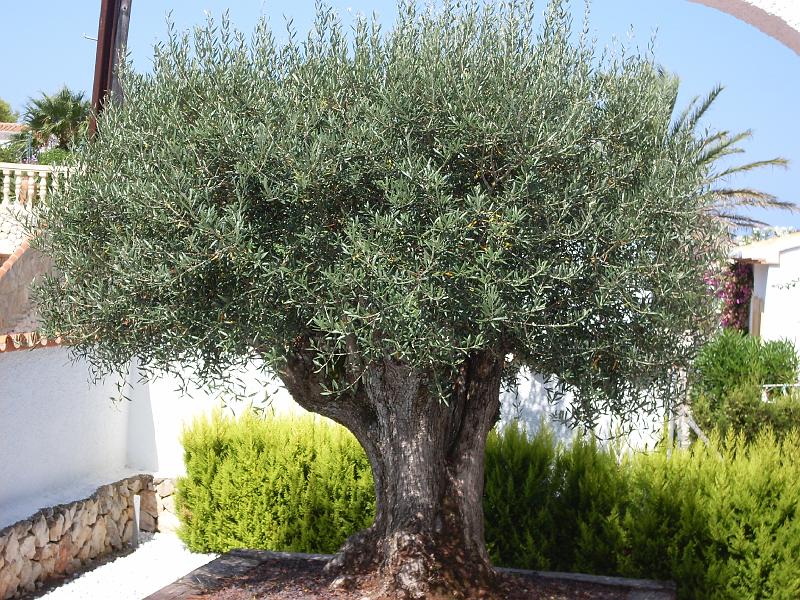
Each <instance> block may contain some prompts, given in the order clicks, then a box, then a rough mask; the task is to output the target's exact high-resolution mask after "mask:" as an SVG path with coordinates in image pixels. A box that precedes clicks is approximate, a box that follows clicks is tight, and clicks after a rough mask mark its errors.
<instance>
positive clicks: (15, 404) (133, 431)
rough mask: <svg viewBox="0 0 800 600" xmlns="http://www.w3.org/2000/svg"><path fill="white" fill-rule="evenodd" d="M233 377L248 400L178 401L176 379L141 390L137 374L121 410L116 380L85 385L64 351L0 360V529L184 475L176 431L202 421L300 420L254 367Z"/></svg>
mask: <svg viewBox="0 0 800 600" xmlns="http://www.w3.org/2000/svg"><path fill="white" fill-rule="evenodd" d="M236 375H237V379H240V380H241V387H237V388H236V389H235V392H236V393H237V394H240V395H245V394H249V398H247V399H243V400H242V399H240V400H236V399H234V397H235V394H233V393H232V392H231V391H228V392H226V391H219V390H216V391H210V390H201V389H197V388H194V387H191V388H189V389H188V390H185V391H182V390H180V389H179V388H180V383H179V380H178V379H177V378H175V377H166V376H162V377H160V378H157V379H155V380H153V381H142V380H141V378H140V375H139V373H138V371H137V370H136V367H135V365H134V366H133V367H132V368H131V370H130V372H129V373H128V376H127V378H126V379H127V385H126V387H125V388H124V394H125V397H126V399H121V400H120V399H119V398H120V392H119V389H118V388H117V385H116V382H117V381H118V380H116V379H114V380H108V381H105V382H99V383H97V384H91V383H90V382H89V380H90V373H89V370H88V368H87V365H86V364H85V363H83V362H81V361H77V362H74V363H73V362H71V361H70V357H69V353H68V350H67V349H66V348H63V347H54V348H38V349H36V350H34V351H25V350H22V351H16V352H8V353H5V352H3V353H0V457H2V460H0V528H1V527H3V526H4V525H7V524H8V523H11V522H14V521H16V520H19V519H23V518H26V517H27V516H29V515H30V514H32V513H33V512H34V511H36V510H37V509H39V508H42V507H44V506H52V505H55V504H59V503H63V502H68V501H71V500H74V499H76V498H81V497H85V496H87V495H88V494H90V493H91V492H93V491H94V489H95V488H97V486H99V485H102V484H105V483H108V482H110V481H114V480H117V479H120V478H122V477H126V476H128V475H131V474H133V473H137V472H142V471H145V472H149V473H153V474H156V475H157V476H164V477H174V476H176V475H180V474H183V473H184V472H185V469H184V465H183V448H182V447H181V445H180V434H181V430H182V429H183V427H184V426H185V425H186V424H188V423H191V421H192V420H193V419H194V418H196V417H197V416H199V415H208V414H210V413H211V412H212V411H213V410H216V409H220V408H221V409H223V410H228V411H231V412H233V413H234V414H239V413H241V412H242V411H243V410H244V409H246V408H247V407H248V406H250V405H254V406H257V407H260V408H264V409H266V410H273V411H274V412H276V413H287V412H293V411H301V410H302V409H300V408H299V407H298V406H297V405H296V404H295V403H294V402H293V401H292V400H291V398H290V397H289V395H288V393H287V392H286V391H285V390H282V389H280V388H279V386H278V385H277V384H276V383H275V382H274V381H271V380H269V378H268V377H266V376H265V375H263V374H262V373H261V370H260V369H259V365H257V364H252V365H250V368H249V369H247V370H244V371H241V372H239V373H238V374H236ZM265 392H269V395H270V398H269V399H265ZM114 399H117V400H116V401H115V400H114Z"/></svg>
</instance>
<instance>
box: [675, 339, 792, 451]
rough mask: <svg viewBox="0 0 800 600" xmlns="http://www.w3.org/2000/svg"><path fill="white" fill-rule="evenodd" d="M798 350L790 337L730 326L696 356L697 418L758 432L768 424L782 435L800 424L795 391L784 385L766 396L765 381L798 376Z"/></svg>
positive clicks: (693, 394)
mask: <svg viewBox="0 0 800 600" xmlns="http://www.w3.org/2000/svg"><path fill="white" fill-rule="evenodd" d="M797 369H798V356H797V352H796V351H795V348H794V345H793V344H792V343H791V342H789V341H786V340H778V341H769V342H764V341H762V340H761V339H759V338H757V337H752V336H749V335H744V334H741V333H739V332H736V331H733V330H725V331H723V332H722V333H721V334H720V335H719V336H717V337H716V338H715V339H714V340H712V341H711V342H709V343H708V344H707V345H706V346H705V347H704V348H703V349H702V350H701V352H700V354H699V355H698V357H697V360H696V362H695V374H694V376H693V378H692V388H691V390H692V391H691V402H692V412H693V415H694V418H695V420H696V421H697V422H698V424H699V425H700V427H702V428H704V429H708V430H710V429H714V428H718V429H720V430H721V431H723V432H725V431H727V430H728V429H733V430H734V431H736V432H743V433H744V434H745V436H746V437H747V438H748V439H752V438H754V437H755V436H756V435H757V433H758V431H759V430H760V429H761V428H762V427H763V426H769V427H771V428H773V430H774V431H775V433H776V434H777V435H779V436H780V435H783V434H784V433H785V432H787V431H789V430H790V429H792V428H793V427H798V426H800V404H799V403H798V401H797V400H798V398H797V395H796V394H790V395H788V396H787V395H784V394H783V393H782V392H781V391H780V390H774V391H772V392H771V393H770V394H769V400H771V401H770V402H764V401H763V398H762V389H761V386H762V385H764V384H782V383H794V382H796V381H797Z"/></svg>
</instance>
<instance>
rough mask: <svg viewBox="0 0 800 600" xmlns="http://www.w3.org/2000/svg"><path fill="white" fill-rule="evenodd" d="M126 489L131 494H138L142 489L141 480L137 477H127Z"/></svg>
mask: <svg viewBox="0 0 800 600" xmlns="http://www.w3.org/2000/svg"><path fill="white" fill-rule="evenodd" d="M128 489H129V490H130V491H131V493H132V494H138V493H139V492H140V491H141V489H142V480H141V479H139V478H138V477H131V478H130V479H128Z"/></svg>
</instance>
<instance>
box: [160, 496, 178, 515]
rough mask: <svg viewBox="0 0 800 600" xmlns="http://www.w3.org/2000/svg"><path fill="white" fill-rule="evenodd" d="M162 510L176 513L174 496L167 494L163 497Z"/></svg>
mask: <svg viewBox="0 0 800 600" xmlns="http://www.w3.org/2000/svg"><path fill="white" fill-rule="evenodd" d="M162 502H163V505H164V510H165V511H167V512H171V513H172V514H173V515H176V514H178V513H177V511H176V510H175V496H167V497H166V498H164V499H163V501H162Z"/></svg>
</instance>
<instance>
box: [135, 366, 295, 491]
mask: <svg viewBox="0 0 800 600" xmlns="http://www.w3.org/2000/svg"><path fill="white" fill-rule="evenodd" d="M184 370H185V371H186V373H189V370H188V369H184ZM232 375H233V377H232V378H233V379H234V380H237V381H238V384H237V385H235V386H233V387H232V388H231V389H230V390H227V391H226V390H209V389H200V388H198V387H196V386H191V387H189V388H188V389H187V390H186V391H185V392H184V391H181V389H180V387H181V384H180V379H179V378H177V377H175V376H161V377H159V378H156V379H153V380H152V381H149V382H147V384H146V385H138V386H136V387H135V388H134V393H133V394H132V397H131V407H130V419H129V421H128V455H127V464H128V466H130V467H132V468H137V469H141V470H144V471H148V472H152V473H156V474H159V475H164V476H166V477H174V476H175V475H182V474H184V473H185V467H184V463H183V448H182V446H181V444H180V436H181V432H182V430H183V428H184V427H185V426H187V425H190V424H191V423H192V421H193V420H194V419H196V418H197V417H198V416H207V415H210V414H211V413H212V412H213V411H214V410H219V409H221V410H223V411H226V412H227V413H228V414H231V415H239V414H241V413H242V412H243V411H244V410H245V409H247V408H248V407H250V406H251V405H252V406H254V407H256V408H262V409H265V410H270V411H272V412H273V413H276V414H286V413H293V412H303V411H302V409H301V408H300V407H299V406H297V404H295V402H294V401H293V400H292V399H291V397H290V396H289V394H288V392H286V390H284V389H282V388H281V387H279V385H278V384H277V383H276V382H275V381H274V380H273V379H271V378H269V377H268V376H266V375H265V374H264V373H263V372H262V371H261V369H260V365H258V364H256V363H251V364H250V365H249V366H248V368H246V369H241V370H238V371H236V372H234V373H233V374H232ZM131 379H132V380H133V381H137V380H138V374H137V373H136V371H135V370H134V371H133V373H132V375H131Z"/></svg>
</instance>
